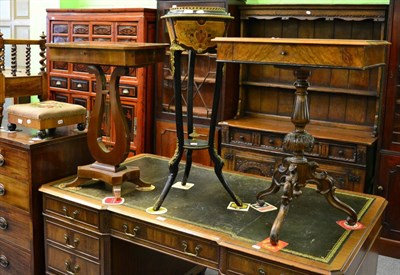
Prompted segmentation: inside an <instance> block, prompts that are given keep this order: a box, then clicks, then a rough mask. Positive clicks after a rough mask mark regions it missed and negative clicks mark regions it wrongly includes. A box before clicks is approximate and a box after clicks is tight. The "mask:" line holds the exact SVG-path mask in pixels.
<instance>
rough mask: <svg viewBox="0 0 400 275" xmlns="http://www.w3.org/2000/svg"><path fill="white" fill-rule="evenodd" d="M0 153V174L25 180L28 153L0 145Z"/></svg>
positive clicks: (26, 178)
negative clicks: (0, 158)
mask: <svg viewBox="0 0 400 275" xmlns="http://www.w3.org/2000/svg"><path fill="white" fill-rule="evenodd" d="M0 154H1V156H2V159H3V161H2V162H1V163H2V164H1V166H0V175H5V176H8V177H11V178H13V179H16V180H21V181H27V180H28V178H29V166H28V159H29V157H28V153H27V152H26V151H22V150H18V149H17V148H14V147H9V146H5V145H0Z"/></svg>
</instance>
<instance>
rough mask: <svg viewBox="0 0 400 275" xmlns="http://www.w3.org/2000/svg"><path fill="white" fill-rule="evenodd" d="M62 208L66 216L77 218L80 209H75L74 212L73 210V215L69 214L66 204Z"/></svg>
mask: <svg viewBox="0 0 400 275" xmlns="http://www.w3.org/2000/svg"><path fill="white" fill-rule="evenodd" d="M62 210H63V211H64V216H65V217H67V218H68V219H70V220H75V219H76V217H77V216H78V214H79V210H75V211H74V212H72V217H71V216H69V215H68V208H67V207H66V206H65V205H64V206H63V208H62Z"/></svg>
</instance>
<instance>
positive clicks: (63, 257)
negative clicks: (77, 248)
mask: <svg viewBox="0 0 400 275" xmlns="http://www.w3.org/2000/svg"><path fill="white" fill-rule="evenodd" d="M46 263H47V272H49V273H50V274H76V275H78V274H82V275H99V274H102V273H101V267H100V263H98V262H95V261H90V260H88V259H86V258H83V257H79V256H76V255H74V254H71V253H69V252H68V251H67V250H64V249H61V248H57V247H55V246H53V245H50V244H49V243H47V244H46Z"/></svg>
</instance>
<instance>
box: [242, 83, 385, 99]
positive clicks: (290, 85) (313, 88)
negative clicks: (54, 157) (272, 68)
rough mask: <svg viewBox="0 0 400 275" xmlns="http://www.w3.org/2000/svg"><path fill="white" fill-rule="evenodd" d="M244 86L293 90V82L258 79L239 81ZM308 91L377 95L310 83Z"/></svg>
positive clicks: (374, 92) (376, 93) (375, 93)
mask: <svg viewBox="0 0 400 275" xmlns="http://www.w3.org/2000/svg"><path fill="white" fill-rule="evenodd" d="M241 84H242V85H244V86H256V87H265V88H282V89H290V90H295V87H294V86H293V83H273V82H259V81H243V82H242V83H241ZM307 90H308V91H310V92H313V91H315V92H322V93H335V94H351V95H363V96H374V97H377V96H378V92H377V91H368V90H357V89H346V88H332V87H324V86H315V85H312V84H311V86H310V87H308V88H307Z"/></svg>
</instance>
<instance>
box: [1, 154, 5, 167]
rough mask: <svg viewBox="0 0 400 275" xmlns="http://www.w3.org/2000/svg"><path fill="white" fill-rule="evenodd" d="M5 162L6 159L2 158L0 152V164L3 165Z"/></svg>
mask: <svg viewBox="0 0 400 275" xmlns="http://www.w3.org/2000/svg"><path fill="white" fill-rule="evenodd" d="M5 163H6V160H5V159H4V156H3V155H2V154H0V166H3V165H4V164H5Z"/></svg>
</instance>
